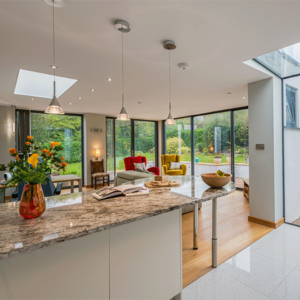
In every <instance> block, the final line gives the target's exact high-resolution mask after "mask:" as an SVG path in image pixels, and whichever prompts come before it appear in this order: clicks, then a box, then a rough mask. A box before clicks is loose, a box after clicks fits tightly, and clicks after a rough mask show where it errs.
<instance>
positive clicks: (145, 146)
mask: <svg viewBox="0 0 300 300" xmlns="http://www.w3.org/2000/svg"><path fill="white" fill-rule="evenodd" d="M130 124H131V123H130V121H118V120H116V127H115V130H116V133H115V134H116V137H115V141H116V157H117V158H118V160H119V162H117V165H116V169H117V170H125V165H124V158H125V157H128V156H131V125H130ZM134 134H135V136H134V146H135V156H139V155H140V156H146V159H147V161H151V160H152V161H153V160H155V123H154V122H146V121H135V122H134ZM106 147H107V170H108V171H113V170H114V145H113V120H112V119H106Z"/></svg>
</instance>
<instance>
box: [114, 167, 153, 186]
mask: <svg viewBox="0 0 300 300" xmlns="http://www.w3.org/2000/svg"><path fill="white" fill-rule="evenodd" d="M148 177H153V180H154V175H153V174H152V173H151V174H150V173H143V172H137V171H123V172H118V173H117V176H115V178H114V185H115V186H118V185H121V184H123V183H125V182H127V181H132V180H137V179H142V178H148Z"/></svg>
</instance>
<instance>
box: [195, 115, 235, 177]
mask: <svg viewBox="0 0 300 300" xmlns="http://www.w3.org/2000/svg"><path fill="white" fill-rule="evenodd" d="M230 131H231V123H230V112H229V111H228V112H222V113H216V114H209V115H204V116H197V117H194V145H193V146H194V157H195V162H194V167H195V168H194V170H195V175H201V174H202V173H215V172H217V171H218V170H221V171H224V172H226V173H231V134H230Z"/></svg>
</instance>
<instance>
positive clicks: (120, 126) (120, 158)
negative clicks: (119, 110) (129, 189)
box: [115, 120, 132, 172]
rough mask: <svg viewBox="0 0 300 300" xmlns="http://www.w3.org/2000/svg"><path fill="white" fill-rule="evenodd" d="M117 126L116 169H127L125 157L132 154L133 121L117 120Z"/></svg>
mask: <svg viewBox="0 0 300 300" xmlns="http://www.w3.org/2000/svg"><path fill="white" fill-rule="evenodd" d="M115 128H116V171H117V172H118V171H125V164H124V158H125V157H128V156H132V155H131V154H132V151H131V121H119V120H115Z"/></svg>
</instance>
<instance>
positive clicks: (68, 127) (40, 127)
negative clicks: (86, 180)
mask: <svg viewBox="0 0 300 300" xmlns="http://www.w3.org/2000/svg"><path fill="white" fill-rule="evenodd" d="M81 134H82V132H81V117H79V116H69V115H52V114H44V113H34V112H33V113H31V135H32V136H34V139H35V141H36V143H37V144H38V145H39V146H40V147H42V148H49V145H50V142H51V141H55V142H61V146H62V148H63V150H62V151H60V153H59V154H60V155H61V156H63V157H64V158H65V161H66V162H67V163H68V166H67V169H66V171H64V172H63V171H60V174H76V175H78V176H82V170H81V159H82V158H81ZM72 170H73V171H72ZM75 171H76V173H75Z"/></svg>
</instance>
